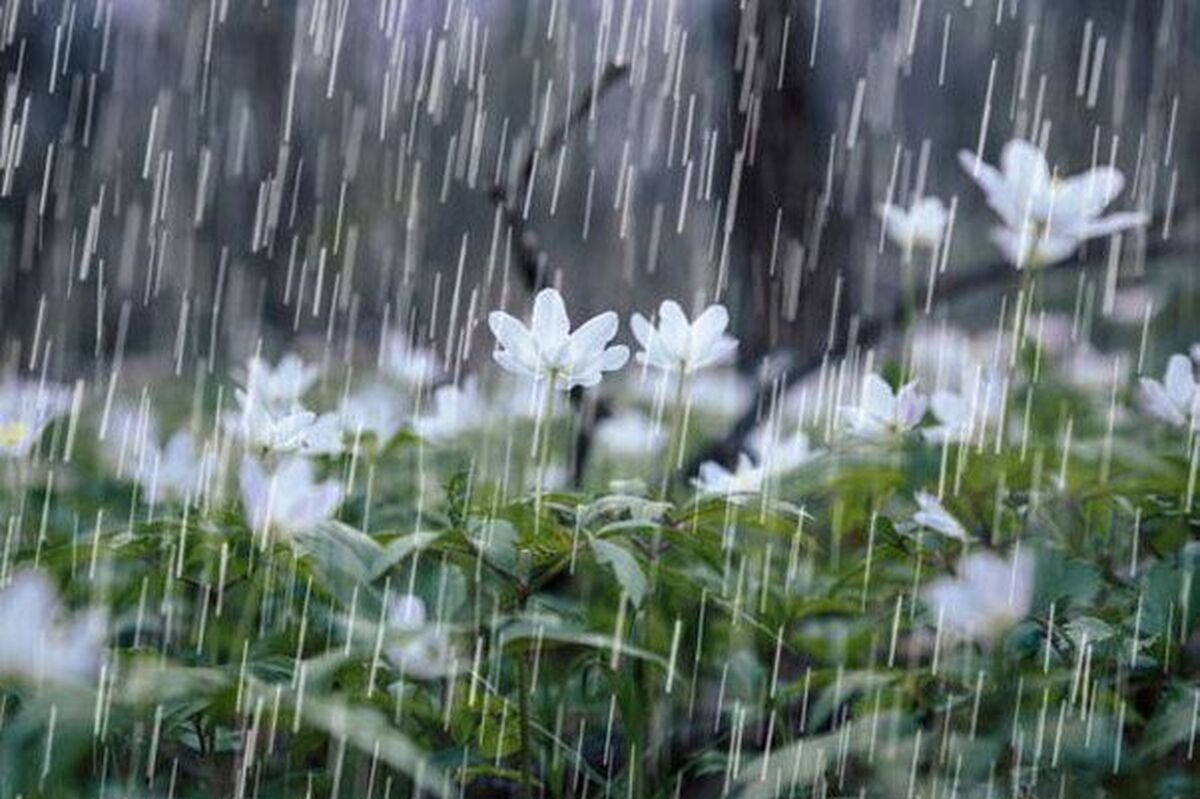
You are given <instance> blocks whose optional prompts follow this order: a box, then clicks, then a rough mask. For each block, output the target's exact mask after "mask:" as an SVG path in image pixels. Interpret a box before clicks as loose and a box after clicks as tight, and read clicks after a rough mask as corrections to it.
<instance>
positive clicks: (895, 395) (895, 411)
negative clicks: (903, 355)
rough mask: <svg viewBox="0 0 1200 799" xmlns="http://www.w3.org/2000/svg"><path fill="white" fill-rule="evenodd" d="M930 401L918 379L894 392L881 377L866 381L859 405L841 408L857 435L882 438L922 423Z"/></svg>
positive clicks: (872, 377) (851, 430)
mask: <svg viewBox="0 0 1200 799" xmlns="http://www.w3.org/2000/svg"><path fill="white" fill-rule="evenodd" d="M927 404H928V400H927V399H926V398H925V395H924V394H921V393H920V392H918V391H917V384H916V381H913V382H911V383H906V384H905V385H904V386H903V387H901V389H900V390H899V391H892V387H891V386H889V385H888V384H887V381H885V380H884V379H883V378H882V377H880V376H879V375H877V374H874V373H872V374H869V375H867V376H866V378H865V379H864V380H863V387H862V397H861V399H860V400H859V404H858V405H857V406H851V407H844V408H842V413H843V420H844V422H845V425H846V429H847V430H848V431H849V432H850V434H851V435H853V436H855V437H856V438H865V439H872V440H879V439H884V438H890V437H892V436H895V435H899V434H902V433H905V432H907V431H909V430H911V429H913V428H914V427H916V426H917V425H918V424H920V422H921V418H922V417H923V416H924V415H925V408H926V405H927Z"/></svg>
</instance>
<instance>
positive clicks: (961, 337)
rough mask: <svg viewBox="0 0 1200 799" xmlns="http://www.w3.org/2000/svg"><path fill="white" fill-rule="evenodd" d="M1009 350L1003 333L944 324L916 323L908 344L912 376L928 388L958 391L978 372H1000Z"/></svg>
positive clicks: (971, 382) (966, 388)
mask: <svg viewBox="0 0 1200 799" xmlns="http://www.w3.org/2000/svg"><path fill="white" fill-rule="evenodd" d="M1030 327H1033V325H1031V326H1030ZM1011 352H1012V345H1011V341H1010V337H1009V336H1007V335H1004V334H1000V333H997V332H996V331H994V330H989V331H982V332H970V333H969V332H967V331H965V330H961V329H958V328H955V327H950V326H944V325H938V326H934V325H919V326H918V327H917V329H916V330H915V331H914V332H913V335H912V339H911V344H910V346H909V348H908V353H909V359H910V369H911V371H912V376H913V379H914V380H920V381H921V385H922V386H925V387H928V388H930V389H932V390H938V389H946V390H949V391H957V392H959V393H965V392H967V391H969V390H970V389H971V388H972V387H973V386H974V385H975V383H976V381H977V380H978V379H979V375H980V374H984V375H988V374H996V373H999V372H1001V371H1002V370H1003V367H1004V366H1006V365H1007V364H1008V360H1009V356H1010V354H1011Z"/></svg>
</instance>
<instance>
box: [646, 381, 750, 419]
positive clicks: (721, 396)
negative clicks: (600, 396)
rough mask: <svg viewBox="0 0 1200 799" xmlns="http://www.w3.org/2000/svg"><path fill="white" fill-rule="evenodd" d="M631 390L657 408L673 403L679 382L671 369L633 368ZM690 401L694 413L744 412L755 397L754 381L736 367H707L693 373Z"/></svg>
mask: <svg viewBox="0 0 1200 799" xmlns="http://www.w3.org/2000/svg"><path fill="white" fill-rule="evenodd" d="M627 385H628V386H629V388H630V390H631V392H630V393H631V394H633V395H634V396H636V397H637V399H638V400H639V401H641V402H645V403H648V404H650V405H653V406H654V407H655V408H656V409H660V408H663V407H664V406H665V407H670V406H671V405H672V404H673V403H674V402H675V399H676V391H675V389H676V388H677V384H676V382H675V381H674V380H672V379H671V375H670V374H669V373H667V372H656V373H653V374H650V373H647V372H646V371H645V370H637V369H635V370H631V374H630V376H629V381H628V382H627ZM686 388H687V396H686V397H684V398H683V399H684V401H685V402H687V403H688V404H689V405H690V406H691V409H692V412H693V413H697V414H703V415H707V416H713V417H718V418H721V419H728V418H731V417H735V416H738V415H740V414H741V413H742V412H744V411H745V410H746V407H747V406H748V405H749V404H750V402H751V401H752V400H753V398H754V386H753V384H752V383H751V382H750V381H749V380H748V379H746V378H745V377H743V376H742V375H741V374H739V373H738V372H737V371H735V370H733V369H706V370H704V371H703V372H697V373H695V374H693V375H692V376H691V378H690V379H689V381H688V384H687V386H686Z"/></svg>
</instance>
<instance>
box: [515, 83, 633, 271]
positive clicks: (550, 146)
mask: <svg viewBox="0 0 1200 799" xmlns="http://www.w3.org/2000/svg"><path fill="white" fill-rule="evenodd" d="M628 72H629V67H628V66H626V65H624V64H615V63H611V62H610V63H609V64H608V65H607V66H606V67H605V68H604V71H603V72H601V73H600V76H599V78H598V79H597V80H596V82H595V84H594V86H589V87H588V88H587V90H586V91H585V92H584V93H583V95H582V96H581V97H580V98H579V101H578V102H577V103H576V104H575V106H574V107H573V108H572V109H571V110H570V113H568V114H567V116H566V117H565V118H564V119H563V120H562V122H561V123H559V125H558V126H556V127H555V128H554V129H553V130H552V131H550V133H549V135H547V136H546V141H545V142H544V143H543V144H539V143H538V142H536V141H535V142H534V143H533V146H532V147H530V148H529V152H528V153H526V155H525V160H524V161H523V162H522V163H521V169H520V171H519V172H517V181H516V185H515V186H512V187H511V188H509V187H506V186H504V185H503V184H499V183H498V184H496V185H495V186H493V187H492V191H491V196H492V200H493V201H494V202H495V203H496V204H497V205H498V206H500V209H501V212H502V214H503V217H504V223H505V224H506V225H508V226H509V228H510V229H511V230H512V233H513V251H514V252H515V254H516V256H517V268H518V269H519V270H520V272H521V276H522V277H523V278H524V281H525V287H526V288H527V289H528V290H529V292H530V293H531V294H533V293H536V292H537V291H539V290H541V289H543V288H546V287H547V286H549V285H550V274H551V272H552V270H551V269H550V268H549V256H548V255H547V253H546V249H545V247H543V246H542V242H541V239H540V238H539V237H538V235H537V234H536V233H535V232H533V231H532V230H530V229H529V226H528V224H527V223H528V220H527V219H526V218H525V212H524V210H523V209H522V207H521V198H523V197H524V196H525V195H526V193H527V192H528V191H529V184H530V182H531V181H532V180H533V169H534V164H535V162H536V161H537V159H538V157H539V154H542V155H544V156H546V157H548V156H550V155H553V154H554V153H555V152H556V151H557V150H558V148H560V147H562V146H563V144H564V143H565V142H566V139H567V135H568V133H569V132H570V130H571V129H572V128H573V127H575V126H576V125H577V124H579V123H580V122H581V121H582V120H583V118H584V117H585V116H586V115H588V114H590V113H592V109H593V108H594V106H595V105H596V103H598V102H599V101H600V98H601V97H603V96H604V95H605V94H606V93H607V92H608V91H609V90H610V89H611V88H612V87H613V86H615V85H616V84H617V81H619V80H620V79H621V78H622V77H624V76H625V75H626V73H628Z"/></svg>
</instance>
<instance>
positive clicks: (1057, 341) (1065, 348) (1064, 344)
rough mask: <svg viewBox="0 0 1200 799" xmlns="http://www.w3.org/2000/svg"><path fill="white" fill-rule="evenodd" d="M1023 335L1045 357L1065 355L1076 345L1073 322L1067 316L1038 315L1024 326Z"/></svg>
mask: <svg viewBox="0 0 1200 799" xmlns="http://www.w3.org/2000/svg"><path fill="white" fill-rule="evenodd" d="M1025 333H1026V335H1027V336H1028V337H1029V338H1031V339H1033V341H1034V342H1036V343H1037V345H1038V347H1040V348H1041V349H1042V351H1043V352H1045V353H1046V354H1047V355H1054V356H1061V355H1065V354H1066V353H1068V352H1069V351H1070V350H1071V349H1072V348H1073V347H1075V345H1076V344H1077V343H1078V340H1077V331H1076V326H1075V321H1074V320H1073V319H1072V318H1071V317H1070V316H1069V315H1068V314H1062V313H1048V314H1042V315H1039V316H1038V318H1037V319H1034V320H1031V321H1030V322H1029V324H1028V325H1026V327H1025Z"/></svg>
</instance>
